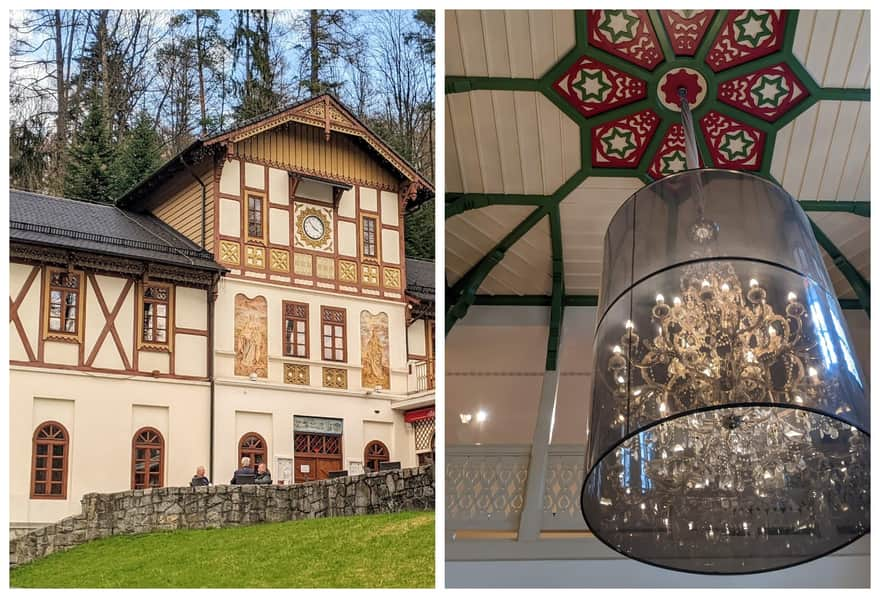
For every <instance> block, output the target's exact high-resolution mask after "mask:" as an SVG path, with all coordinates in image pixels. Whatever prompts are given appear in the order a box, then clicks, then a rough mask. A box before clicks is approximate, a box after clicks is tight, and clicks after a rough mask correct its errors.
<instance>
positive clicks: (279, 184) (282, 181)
mask: <svg viewBox="0 0 880 598" xmlns="http://www.w3.org/2000/svg"><path fill="white" fill-rule="evenodd" d="M269 202H270V203H274V204H278V205H280V206H286V205H289V204H290V175H289V174H288V172H287V171H286V170H279V169H277V168H270V169H269Z"/></svg>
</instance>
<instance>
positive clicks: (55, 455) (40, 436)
mask: <svg viewBox="0 0 880 598" xmlns="http://www.w3.org/2000/svg"><path fill="white" fill-rule="evenodd" d="M69 443H70V435H68V433H67V429H66V428H65V427H64V426H62V425H61V424H59V423H58V422H52V421H50V422H43V423H41V424H40V425H39V426H37V429H36V430H34V454H33V462H32V467H31V498H57V499H65V498H67V459H68V454H69V451H68V447H69Z"/></svg>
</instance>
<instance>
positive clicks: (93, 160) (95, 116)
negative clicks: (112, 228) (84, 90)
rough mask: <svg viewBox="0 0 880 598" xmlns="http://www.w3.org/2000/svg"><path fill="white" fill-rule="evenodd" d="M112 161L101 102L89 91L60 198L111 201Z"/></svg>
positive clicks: (112, 153)
mask: <svg viewBox="0 0 880 598" xmlns="http://www.w3.org/2000/svg"><path fill="white" fill-rule="evenodd" d="M113 161H114V148H113V145H112V144H111V142H110V133H109V132H108V130H107V125H106V121H105V120H104V111H103V109H102V107H101V99H100V98H99V97H98V94H97V93H95V92H92V93H91V94H90V97H89V101H88V113H87V115H86V118H85V120H84V121H83V124H82V126H81V127H80V128H79V130H78V131H77V134H76V137H75V138H74V141H73V144H72V145H71V146H70V155H69V157H68V162H67V173H66V176H65V178H64V195H65V196H67V197H70V198H73V199H87V200H92V201H102V202H108V203H109V202H111V201H112V200H113V197H112V189H111V185H112V179H113Z"/></svg>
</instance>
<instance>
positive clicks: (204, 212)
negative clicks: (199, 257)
mask: <svg viewBox="0 0 880 598" xmlns="http://www.w3.org/2000/svg"><path fill="white" fill-rule="evenodd" d="M180 163H181V164H183V167H184V168H186V171H187V172H188V173H189V174H190V176H192V178H194V179H195V180H196V182H197V183H198V184H199V185H201V186H202V243H201V246H202V249H205V250H206V247H205V246H206V244H207V242H206V236H207V227H208V187H207V185H205V182H204V181H203V180H202V179H200V178H199V176H198V175H197V174H196V173H195V172H193V169H192V166H190V165H189V164H187V162H186V160H184V159H183V156H180Z"/></svg>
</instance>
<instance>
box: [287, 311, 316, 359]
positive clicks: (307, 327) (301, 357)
mask: <svg viewBox="0 0 880 598" xmlns="http://www.w3.org/2000/svg"><path fill="white" fill-rule="evenodd" d="M288 307H291V308H294V309H295V308H296V307H302V308H303V309H304V310H305V317H303V318H298V317H296V316H288V313H287V311H288V310H287V308H288ZM288 320H292V321H293V322H294V323H295V322H304V323H305V334H306V342H305V354H304V355H299V354H297V353H296V349H295V347H296V345H297V343H293V346H294V351H293V352H288V350H287V349H288V347H287V321H288ZM281 326H282V328H281V353H282V355H284V356H285V357H296V358H298V359H308V358H309V304H308V303H302V302H300V301H282V302H281ZM322 330H323V328H322ZM294 334H296V332H295V331H294ZM322 342H323V338H322ZM322 354H323V351H322Z"/></svg>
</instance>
